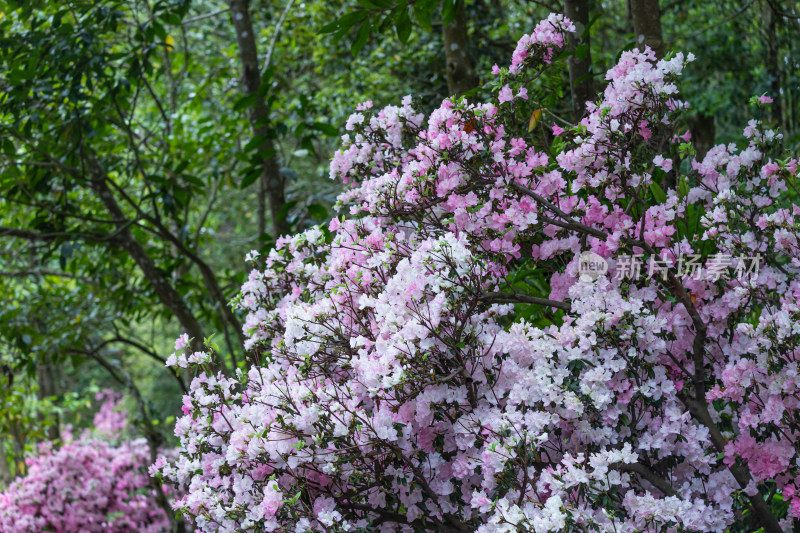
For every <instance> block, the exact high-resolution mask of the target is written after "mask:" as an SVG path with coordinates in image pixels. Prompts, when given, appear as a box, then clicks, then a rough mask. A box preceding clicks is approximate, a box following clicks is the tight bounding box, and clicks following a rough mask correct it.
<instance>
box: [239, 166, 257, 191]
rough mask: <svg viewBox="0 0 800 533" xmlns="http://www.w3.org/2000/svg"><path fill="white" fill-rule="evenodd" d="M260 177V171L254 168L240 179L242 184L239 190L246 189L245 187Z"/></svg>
mask: <svg viewBox="0 0 800 533" xmlns="http://www.w3.org/2000/svg"><path fill="white" fill-rule="evenodd" d="M260 175H261V169H260V168H257V167H256V168H254V169H253V170H251V171H250V172H248V173H247V174H245V176H244V178H242V182H241V183H240V184H239V188H240V189H246V188H247V187H249V186H250V185H252V184H253V183H255V182H256V180H257V179H258V177H259V176H260Z"/></svg>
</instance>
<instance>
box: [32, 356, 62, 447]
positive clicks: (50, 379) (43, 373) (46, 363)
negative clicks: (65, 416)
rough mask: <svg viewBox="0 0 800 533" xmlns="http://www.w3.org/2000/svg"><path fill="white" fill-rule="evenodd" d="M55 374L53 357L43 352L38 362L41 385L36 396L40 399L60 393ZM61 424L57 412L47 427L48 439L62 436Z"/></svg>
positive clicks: (38, 379)
mask: <svg viewBox="0 0 800 533" xmlns="http://www.w3.org/2000/svg"><path fill="white" fill-rule="evenodd" d="M55 375H56V374H55V369H54V367H53V361H52V359H51V358H50V356H49V355H47V354H43V356H42V357H41V358H39V360H38V361H37V364H36V382H37V384H38V385H39V389H38V390H37V391H36V396H37V398H39V401H41V400H44V399H45V398H50V397H51V396H55V395H56V394H58V384H57V383H56V379H55ZM40 416H41V415H40ZM59 425H60V420H59V416H58V414H57V413H56V414H55V420H53V423H52V424H51V425H50V426H48V428H47V439H48V440H50V441H55V440H58V439H59V438H60V437H61V431H60V429H61V428H60V427H59Z"/></svg>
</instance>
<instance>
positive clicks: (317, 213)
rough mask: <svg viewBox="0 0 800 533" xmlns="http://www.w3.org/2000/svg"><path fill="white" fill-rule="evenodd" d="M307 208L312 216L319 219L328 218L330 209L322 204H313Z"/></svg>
mask: <svg viewBox="0 0 800 533" xmlns="http://www.w3.org/2000/svg"><path fill="white" fill-rule="evenodd" d="M307 209H308V214H309V215H311V217H312V218H316V219H318V220H325V219H326V218H328V210H327V209H325V207H324V206H322V205H320V204H311V205H309V206H308V208H307Z"/></svg>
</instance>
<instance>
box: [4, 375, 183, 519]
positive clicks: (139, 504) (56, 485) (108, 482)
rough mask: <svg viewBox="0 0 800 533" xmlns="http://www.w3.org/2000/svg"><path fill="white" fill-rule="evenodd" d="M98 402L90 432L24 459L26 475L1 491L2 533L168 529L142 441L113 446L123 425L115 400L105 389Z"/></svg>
mask: <svg viewBox="0 0 800 533" xmlns="http://www.w3.org/2000/svg"><path fill="white" fill-rule="evenodd" d="M98 399H99V400H102V401H103V403H102V404H101V407H100V410H99V411H98V413H97V414H96V415H95V420H94V421H95V427H94V430H93V431H91V432H86V433H84V434H83V435H82V436H81V438H80V439H79V440H75V441H73V442H68V443H66V444H64V445H63V446H60V447H56V446H54V445H53V444H52V443H44V444H41V445H40V446H39V448H38V449H37V451H36V454H35V455H33V456H32V457H29V458H28V459H26V461H25V464H26V466H27V473H26V475H25V477H22V478H18V479H17V480H16V481H14V482H13V483H12V484H11V485H10V486H9V487H7V488H6V489H5V491H3V492H2V493H0V532H2V533H39V532H41V531H57V532H73V531H74V532H77V531H81V532H97V533H100V532H102V533H115V532H119V533H123V532H129V531H137V532H145V533H164V532H167V531H170V523H169V520H168V519H167V516H166V514H165V513H164V511H163V510H162V509H161V508H160V507H159V506H158V505H157V504H156V501H155V495H154V493H153V489H152V488H151V480H150V477H149V476H148V473H147V465H148V463H149V462H150V452H149V448H148V445H147V443H146V442H145V440H144V439H137V440H132V441H127V442H122V443H120V444H116V445H115V444H112V442H111V441H112V440H115V439H118V438H119V433H118V432H119V431H120V430H123V429H124V428H125V427H126V425H127V419H126V418H125V416H124V414H123V412H121V411H120V410H119V409H118V408H117V404H118V401H119V398H118V397H117V396H115V395H113V394H112V393H110V392H109V391H105V392H102V393H101V394H100V395H98Z"/></svg>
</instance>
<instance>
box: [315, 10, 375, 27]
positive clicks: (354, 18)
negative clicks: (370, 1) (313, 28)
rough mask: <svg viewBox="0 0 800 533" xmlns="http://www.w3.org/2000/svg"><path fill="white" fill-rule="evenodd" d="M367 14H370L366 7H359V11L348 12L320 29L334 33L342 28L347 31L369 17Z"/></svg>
mask: <svg viewBox="0 0 800 533" xmlns="http://www.w3.org/2000/svg"><path fill="white" fill-rule="evenodd" d="M367 15H369V11H367V10H365V9H359V10H358V11H354V12H353V13H348V14H347V15H345V16H343V17H342V18H340V19H339V20H336V21H334V22H331V23H329V24H326V25H324V26H323V27H322V28H320V29H319V32H320V33H333V32H336V31H340V30H344V31H347V30H348V29H350V28H352V27H353V26H355V25H356V24H357V23H358V22H360V21H362V20H364V19H365V18H367Z"/></svg>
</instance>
